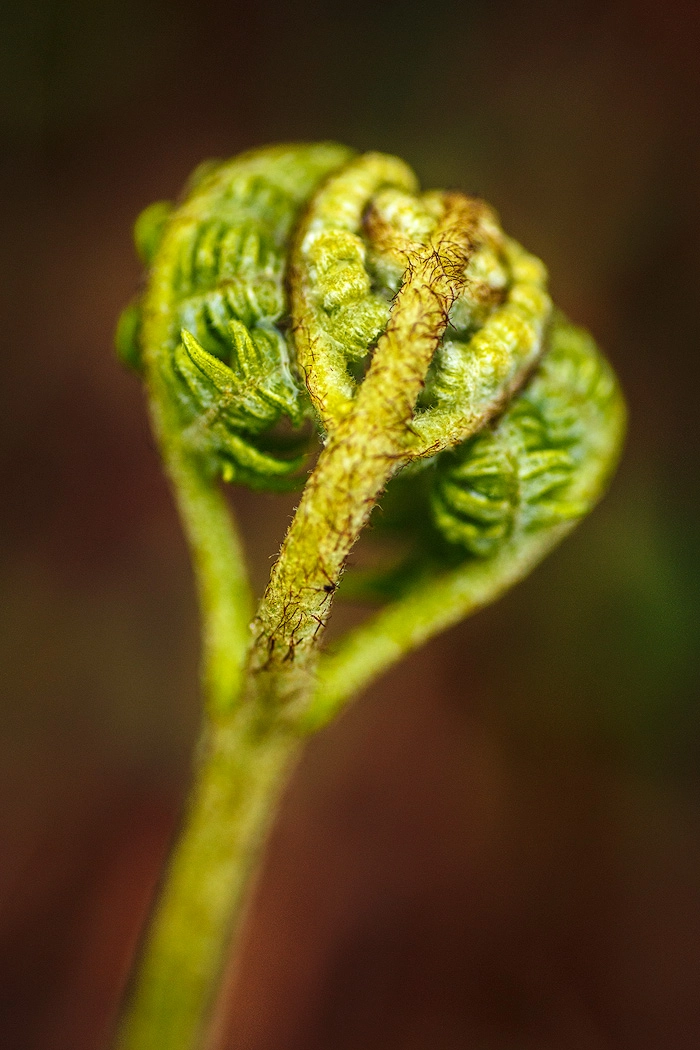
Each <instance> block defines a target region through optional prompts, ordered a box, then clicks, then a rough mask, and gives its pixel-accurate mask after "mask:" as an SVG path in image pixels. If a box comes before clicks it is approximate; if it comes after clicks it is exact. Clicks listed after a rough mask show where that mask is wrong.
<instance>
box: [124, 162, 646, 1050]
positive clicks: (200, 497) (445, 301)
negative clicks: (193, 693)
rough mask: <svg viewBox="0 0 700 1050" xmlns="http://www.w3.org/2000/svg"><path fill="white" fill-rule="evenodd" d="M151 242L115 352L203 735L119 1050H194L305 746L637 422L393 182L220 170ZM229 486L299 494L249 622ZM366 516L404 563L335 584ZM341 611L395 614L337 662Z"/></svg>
mask: <svg viewBox="0 0 700 1050" xmlns="http://www.w3.org/2000/svg"><path fill="white" fill-rule="evenodd" d="M135 234H136V241H137V247H138V249H139V251H140V254H141V256H142V258H143V259H144V262H145V263H146V266H147V268H148V273H147V281H146V285H145V290H144V292H143V293H142V295H141V296H140V297H139V298H138V299H137V300H136V301H135V303H133V304H132V305H131V306H130V307H128V308H127V310H126V311H125V313H124V315H123V316H122V319H121V321H120V324H119V328H118V333H117V344H118V348H119V349H120V352H121V354H122V357H123V358H124V360H125V361H126V362H127V363H129V364H130V365H131V366H132V367H134V368H135V369H136V370H137V371H139V372H140V373H141V374H142V376H143V378H144V381H145V384H146V389H147V393H148V399H149V405H150V410H151V416H152V421H153V428H154V433H155V436H156V439H157V441H158V444H159V447H160V450H161V453H162V456H163V459H164V463H165V467H166V470H167V472H168V474H169V477H170V479H171V482H172V485H173V490H174V494H175V498H176V500H177V503H178V507H179V509H180V514H181V517H182V520H183V525H184V528H185V531H186V534H187V537H188V541H189V543H190V546H191V549H192V558H193V564H194V569H195V574H196V578H197V585H198V591H199V601H200V609H201V615H202V625H203V646H204V659H203V683H204V696H205V704H206V715H205V719H204V724H203V729H202V742H201V746H200V748H199V749H198V753H197V763H196V768H195V772H194V776H193V782H192V787H191V791H190V796H189V800H188V804H187V811H186V816H185V820H184V823H183V827H182V830H181V833H180V837H179V839H178V841H177V843H176V844H175V846H174V849H173V852H172V855H171V858H170V862H169V866H168V871H167V873H166V876H165V878H164V881H163V884H162V887H161V892H160V896H159V899H158V901H157V902H156V904H155V907H154V911H153V915H152V919H151V923H150V928H149V930H148V932H147V936H146V939H145V941H144V945H143V949H142V953H141V958H140V960H139V965H138V968H137V971H136V974H135V978H134V981H133V986H132V989H131V992H130V995H129V997H128V1001H127V1005H126V1007H125V1010H124V1012H123V1016H122V1019H121V1022H120V1026H119V1031H118V1034H117V1037H116V1044H115V1045H116V1046H117V1047H119V1048H121V1050H146V1048H149V1050H150V1048H153V1047H158V1048H159V1050H195V1048H197V1047H202V1046H204V1045H205V1043H206V1040H207V1038H208V1035H207V1033H208V1030H209V1026H210V1021H211V1016H212V1011H213V1008H214V1005H215V1001H216V996H217V992H218V988H219V984H220V980H221V974H222V969H223V965H224V962H225V960H226V958H227V956H228V954H229V953H230V952H231V951H232V950H234V949H235V939H236V936H237V934H238V931H239V927H240V922H241V915H242V909H243V905H244V903H245V900H246V896H247V894H248V893H249V891H250V879H251V874H252V872H253V871H254V869H255V865H256V862H257V860H258V858H259V855H260V851H261V849H262V845H263V843H264V838H265V835H266V833H267V830H268V828H269V826H270V822H271V820H272V818H273V816H274V812H275V807H276V805H277V802H278V800H279V797H280V794H281V792H282V790H283V788H284V785H285V783H286V782H287V779H288V777H289V775H290V771H291V769H292V767H293V763H294V760H295V757H296V755H297V754H298V752H299V749H300V747H301V745H302V742H303V739H304V736H305V735H306V734H308V733H309V732H312V731H315V730H316V729H318V728H319V727H320V726H321V725H324V724H325V723H327V722H328V721H329V720H330V719H331V718H332V717H333V716H335V715H336V714H337V713H338V711H340V710H341V709H342V708H343V706H344V705H345V704H346V703H347V702H348V701H349V700H350V699H352V697H353V696H355V695H357V693H358V692H359V691H360V690H361V689H363V688H364V687H365V686H366V685H367V684H368V683H369V682H371V681H372V680H373V679H374V678H376V677H377V676H378V675H379V674H381V673H382V672H383V671H384V670H386V669H387V668H388V667H389V666H390V665H391V664H393V663H394V662H396V661H397V660H399V659H400V658H401V657H402V656H403V655H404V654H405V653H407V652H409V651H411V650H412V649H414V648H415V647H417V646H418V645H421V644H422V643H423V642H425V641H426V640H427V639H429V638H430V637H431V636H433V635H434V634H436V633H438V632H439V631H441V630H443V629H445V628H446V627H448V626H450V625H451V624H454V623H455V622H457V621H458V620H459V619H461V618H462V617H464V616H466V615H467V614H468V613H470V612H472V611H474V610H475V609H477V608H480V607H482V606H484V605H486V604H488V603H489V602H491V601H493V600H495V599H496V598H497V597H498V596H499V595H500V594H502V593H503V592H504V591H505V590H507V589H508V588H509V587H510V586H512V585H513V584H514V583H516V582H517V581H518V580H520V579H522V578H523V577H524V576H525V575H526V574H527V573H528V572H529V571H530V570H531V569H532V568H533V567H534V566H535V565H536V564H537V562H538V561H540V560H541V559H542V558H543V557H544V555H545V554H546V553H547V552H548V551H549V550H551V548H552V547H553V546H554V545H555V544H556V543H558V542H559V541H560V540H561V539H562V537H563V536H564V535H565V534H566V533H567V532H568V531H570V530H571V529H572V528H573V527H574V525H575V524H576V522H577V521H579V520H580V519H581V518H582V517H583V516H584V515H585V514H586V513H587V512H588V511H589V510H590V509H591V508H592V506H593V505H594V504H595V503H596V501H597V500H598V499H599V497H600V496H601V494H602V493H603V491H604V489H605V486H606V484H607V482H608V479H609V477H610V475H611V473H612V471H613V469H614V466H615V464H616V461H617V458H618V455H619V450H620V446H621V441H622V437H623V432H624V425H625V409H624V402H623V400H622V396H621V394H620V391H619V387H618V385H617V382H616V379H615V376H614V374H613V372H612V370H611V369H610V366H609V365H608V364H607V362H606V361H605V359H604V358H603V357H602V355H601V354H600V352H599V351H598V349H597V348H596V346H595V343H594V342H593V340H592V339H591V337H590V336H589V335H587V334H586V333H585V332H583V331H581V330H580V329H577V328H575V327H573V326H572V325H570V324H569V323H568V322H567V321H566V319H565V318H564V317H563V316H562V315H561V314H560V313H558V312H557V311H556V310H554V309H553V307H552V303H551V300H550V298H549V295H548V293H547V274H546V270H545V268H544V266H543V265H542V263H541V262H540V261H539V260H538V259H536V258H535V257H534V256H532V255H530V254H529V253H528V252H526V251H525V250H524V249H523V248H522V247H521V246H520V245H518V244H517V243H516V242H515V241H513V240H512V239H511V238H510V237H508V236H506V234H504V233H503V231H502V230H501V227H500V224H499V222H498V218H497V216H496V215H495V213H494V212H493V210H492V209H491V208H489V206H488V205H486V204H484V202H482V201H479V200H476V199H474V198H471V197H468V196H466V195H464V194H462V193H456V192H443V191H430V192H421V190H420V188H419V186H418V182H417V179H416V176H415V175H414V173H413V172H412V171H411V169H410V168H409V167H408V166H407V165H406V164H405V163H404V162H403V161H401V160H399V159H398V158H396V157H390V156H386V155H383V154H380V153H367V154H363V155H357V154H355V153H354V152H353V151H352V150H349V149H347V148H345V147H343V146H339V145H336V144H333V143H322V144H318V145H288V146H276V147H271V148H267V149H260V150H256V151H253V152H250V153H247V154H244V155H242V156H240V157H237V158H235V159H234V160H232V161H228V162H225V163H218V162H212V163H209V164H206V165H202V166H201V167H200V168H199V169H197V171H196V172H195V173H194V175H193V177H192V179H191V180H190V183H189V185H188V187H187V188H186V190H185V193H184V196H183V198H182V200H181V201H180V202H178V204H176V205H174V206H171V205H168V204H164V203H162V202H160V203H158V204H156V205H152V206H151V207H150V208H148V209H146V211H145V212H144V213H143V214H142V216H141V217H140V218H139V220H138V221H137V224H136V230H135ZM314 434H316V435H317V436H318V437H317V441H316V447H317V446H318V443H319V442H320V446H321V447H320V453H319V454H318V458H317V460H316V463H315V466H314V467H313V469H312V470H311V473H310V474H308V476H307V472H308V464H309V463H310V458H311V454H312V452H313V451H314V447H315V443H314ZM223 483H233V484H240V485H247V486H251V487H254V488H262V489H271V490H283V489H289V488H300V489H303V491H302V493H301V498H300V502H299V505H298V508H297V510H296V513H295V515H294V518H293V520H292V523H291V525H290V527H289V531H288V533H287V536H286V538H285V539H284V542H283V544H282V548H281V551H280V554H279V557H278V558H277V560H276V562H275V564H274V566H273V569H272V572H271V576H270V581H269V584H268V586H267V589H266V591H265V594H264V596H263V598H262V600H261V602H260V604H259V606H258V609H257V611H255V610H254V609H253V603H252V598H251V594H250V589H249V585H248V581H247V574H246V570H245V565H244V561H243V557H242V551H241V545H240V542H239V540H238V535H237V532H236V528H235V523H234V521H233V517H232V514H231V512H230V509H229V507H228V504H227V501H226V499H225V496H224V493H223V492H222V484H223ZM375 511H377V513H375ZM370 518H372V520H373V524H375V528H374V529H373V530H372V531H373V534H381V533H382V532H387V531H389V532H392V533H393V534H395V535H397V536H399V537H400V538H401V539H402V546H403V550H404V552H405V553H404V555H403V558H402V560H401V562H400V563H398V564H397V563H396V562H395V561H393V562H392V563H391V564H386V565H385V566H383V567H382V566H380V567H379V568H378V569H375V570H373V571H372V573H371V574H369V573H367V572H365V573H362V572H360V571H359V570H356V571H354V570H352V569H348V570H347V572H346V567H347V563H348V556H349V554H350V552H351V550H352V549H353V547H354V545H355V543H356V542H357V540H358V538H359V536H360V534H361V532H362V531H363V529H364V527H365V526H366V525H367V523H368V521H369V520H370ZM336 595H338V596H339V597H340V598H343V596H344V595H348V596H351V597H352V596H358V595H359V596H365V597H368V598H371V599H373V600H375V601H376V600H378V601H379V602H380V606H381V607H380V608H379V610H378V611H377V612H376V613H375V614H373V615H372V616H371V617H370V618H369V619H368V620H367V621H366V622H365V623H364V624H362V625H361V626H360V627H357V628H355V629H354V630H352V631H350V632H349V633H348V634H346V635H345V636H344V637H341V638H340V639H338V640H337V641H336V642H335V643H334V644H333V646H332V647H331V648H326V649H324V633H325V627H326V624H327V621H328V616H329V613H330V610H331V607H332V604H333V601H334V599H335V597H336Z"/></svg>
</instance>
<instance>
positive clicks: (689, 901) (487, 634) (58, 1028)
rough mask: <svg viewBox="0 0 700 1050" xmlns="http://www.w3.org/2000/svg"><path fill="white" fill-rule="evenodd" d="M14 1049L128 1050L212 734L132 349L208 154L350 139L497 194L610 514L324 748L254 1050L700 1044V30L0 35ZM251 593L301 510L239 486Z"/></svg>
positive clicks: (699, 14)
mask: <svg viewBox="0 0 700 1050" xmlns="http://www.w3.org/2000/svg"><path fill="white" fill-rule="evenodd" d="M0 17H1V19H2V31H1V33H0V82H1V83H2V99H1V102H0V105H1V107H2V108H1V113H0V116H1V119H2V125H3V138H4V140H5V144H6V145H5V148H4V149H3V152H2V158H1V159H0V191H1V193H0V197H1V200H2V207H3V209H4V216H3V234H4V236H3V238H2V241H3V244H2V247H1V249H0V251H1V260H0V265H1V271H0V272H1V277H2V279H1V281H0V296H1V297H2V299H3V311H2V316H3V318H4V320H3V334H2V339H3V354H2V390H1V393H0V397H1V398H2V409H1V411H0V440H1V447H2V468H1V469H2V488H1V489H0V491H1V492H2V499H1V506H0V522H1V525H0V527H1V529H2V546H1V549H0V558H1V560H0V586H1V588H2V604H1V607H0V624H1V626H0V674H1V682H2V693H3V700H2V715H1V718H2V773H1V778H0V821H1V822H2V835H3V845H2V853H1V855H0V892H1V894H2V906H1V908H0V935H1V937H2V960H1V963H0V975H1V980H0V1045H2V1046H3V1047H8V1048H13V1050H30V1048H31V1050H63V1048H65V1050H89V1048H93V1047H95V1048H96V1047H99V1046H101V1045H103V1043H104V1039H105V1032H106V1031H107V1028H108V1026H109V1024H110V1021H111V1018H112V1017H113V1013H114V1010H115V1008H116V1002H117V1000H118V997H119V993H120V989H121V987H122V985H123V981H124V979H125V973H126V969H127V967H128V963H129V958H130V955H131V952H132V951H133V947H134V944H135V940H136V937H137V932H138V929H139V926H140V923H141V921H142V919H143V915H144V913H145V909H146V907H147V902H148V899H149V895H150V893H151V892H152V888H153V886H154V882H155V880H156V878H157V874H158V871H159V869H160V866H161V864H162V861H163V857H164V855H165V851H166V848H167V842H168V840H169V836H170V835H171V833H172V829H173V827H174V824H175V821H176V819H177V813H178V806H179V804H180V801H181V799H182V794H183V791H184V788H185V784H186V781H187V771H188V760H189V755H190V753H191V749H192V745H193V741H194V738H195V732H196V725H197V712H198V697H197V660H198V639H197V620H196V609H195V603H194V597H193V591H192V581H191V577H190V570H189V565H188V561H187V554H186V550H185V547H184V544H183V540H182V537H181V534H180V530H179V527H178V523H177V520H176V518H175V514H174V511H173V507H172V504H171V500H170V496H169V493H168V491H167V488H166V485H165V482H164V480H163V479H162V477H161V472H160V468H159V464H158V461H157V458H156V455H155V453H154V450H153V446H152V442H151V439H150V436H149V433H148V426H147V421H146V414H145V411H144V406H143V402H142V395H141V391H140V389H139V385H138V383H137V382H136V381H135V380H134V378H133V377H132V376H130V375H127V374H125V373H124V372H123V371H122V370H121V368H120V367H119V365H118V364H117V363H116V361H115V359H114V356H113V353H112V348H111V340H112V331H113V328H114V323H115V318H116V316H117V314H118V312H119V310H120V308H121V307H122V305H123V304H124V303H125V302H126V300H127V299H128V298H129V297H130V296H131V295H132V293H133V291H134V289H135V287H136V285H137V282H138V280H139V277H140V274H139V266H138V264H137V262H136V259H135V256H134V252H133V250H132V246H131V238H130V228H131V224H132V221H133V219H134V217H135V215H136V214H137V212H138V211H139V210H140V209H141V208H142V207H143V206H145V205H146V204H148V203H149V202H150V201H151V200H153V199H157V198H162V197H172V196H173V195H175V194H177V193H178V191H179V189H180V187H181V185H182V183H183V180H184V179H185V177H186V176H187V174H188V173H189V171H190V170H191V169H192V168H193V167H194V166H195V165H196V164H197V163H198V162H199V161H200V160H201V159H203V158H206V157H210V156H222V157H225V156H230V155H232V154H235V153H236V152H238V151H240V150H242V149H245V148H248V147H250V146H253V145H256V144H263V143H266V142H271V141H278V140H290V139H319V138H326V137H332V138H336V139H339V140H341V141H345V142H348V143H350V144H352V145H354V146H357V147H359V148H373V149H381V150H386V151H390V152H396V153H398V154H400V155H402V156H403V157H405V158H406V159H407V160H408V161H409V162H410V163H411V164H412V165H413V166H414V167H415V168H416V170H417V171H418V173H419V174H420V176H421V178H422V180H423V182H424V184H427V185H439V186H456V187H461V188H464V189H466V190H468V191H471V192H473V193H476V194H479V195H481V196H483V197H485V198H486V199H487V200H489V201H490V202H491V203H492V204H493V205H494V206H495V207H496V208H497V209H498V210H499V211H500V213H501V216H502V219H503V222H504V225H505V227H506V229H507V230H508V231H509V232H510V233H512V234H513V235H514V236H516V237H517V238H518V239H519V240H521V241H522V242H524V243H525V244H526V245H527V246H528V247H529V248H530V249H531V250H533V251H534V252H536V253H537V254H538V255H540V256H541V257H542V258H544V259H545V261H546V262H547V264H548V265H549V267H550V271H551V275H552V281H551V283H552V288H553V292H554V296H555V298H556V300H557V301H558V303H559V304H560V305H561V306H562V307H563V308H564V309H565V310H566V311H567V312H568V313H569V314H570V315H571V316H572V318H573V319H575V320H576V321H578V322H580V323H582V324H585V325H587V326H588V327H590V328H591V329H592V330H593V331H594V333H595V334H596V336H597V338H598V339H599V341H600V342H601V344H602V345H603V346H604V347H605V348H606V349H607V351H608V353H609V356H610V358H611V360H612V361H613V363H614V365H615V367H616V368H617V370H618V371H619V373H620V376H621V378H622V381H623V385H624V387H625V389H626V391H627V394H628V399H629V404H630V413H631V414H630V434H629V440H628V445H627V450H626V454H625V458H624V460H623V463H622V466H621V469H620V471H619V474H618V476H617V478H616V479H615V482H614V484H613V486H612V489H611V491H610V494H609V496H608V497H607V498H606V500H605V501H604V503H603V504H602V505H601V507H600V508H599V509H598V510H597V511H596V512H595V513H594V514H593V516H592V517H591V519H590V520H588V521H586V522H585V523H584V524H583V525H582V527H581V528H580V529H579V530H578V531H577V532H576V533H575V534H574V536H573V537H572V538H571V539H569V540H568V541H567V542H566V544H565V545H564V547H562V548H561V549H560V550H559V551H558V552H556V553H555V554H554V555H553V556H552V557H551V558H550V559H549V560H548V562H547V563H546V564H545V565H543V566H542V567H541V568H540V569H539V570H538V571H537V572H536V573H535V575H534V576H533V577H532V578H531V579H530V580H528V581H527V582H526V583H525V584H523V585H522V586H520V587H519V588H518V589H517V590H516V591H515V592H514V593H512V594H511V595H509V596H508V597H507V598H506V599H504V600H503V601H501V602H500V603H499V604H498V605H497V606H496V607H494V608H492V609H490V610H488V611H486V612H484V613H482V614H480V615H479V616H477V617H476V618H475V619H474V620H472V621H470V622H468V623H465V624H463V625H462V626H460V627H459V628H456V629H455V630H453V631H451V632H450V633H449V634H447V635H446V636H444V637H443V638H441V639H440V640H438V641H437V642H435V643H433V644H432V645H431V646H429V647H428V648H427V649H426V650H425V651H423V652H421V653H419V654H416V655H415V656H414V657H412V658H411V659H410V660H409V661H407V663H406V664H405V665H403V666H402V667H400V668H399V669H397V670H396V671H395V672H394V673H392V674H391V675H389V676H388V677H387V678H385V679H384V680H383V681H382V682H380V683H379V684H378V685H377V686H376V687H374V688H373V689H372V690H371V693H369V694H368V695H367V696H366V697H365V698H363V699H362V700H361V701H360V702H359V703H358V704H357V705H356V706H355V707H354V708H353V709H352V710H351V711H349V712H348V713H347V714H346V715H345V716H344V717H343V718H342V719H341V720H340V721H339V722H338V723H337V724H336V725H334V726H332V727H331V728H330V729H328V730H327V731H325V732H324V733H323V734H321V735H320V736H319V737H318V738H317V739H316V740H314V741H313V743H312V744H311V745H310V747H309V749H308V753H307V755H306V757H305V760H304V762H303V763H302V766H301V768H300V769H299V770H298V773H297V775H296V777H295V779H294V782H293V784H292V786H291V789H290V792H289V796H288V798H287V800H286V802H285V805H284V808H283V812H282V814H281V817H280V821H279V823H278V826H277V829H276V831H275V834H274V836H273V840H272V843H271V845H270V851H269V855H268V860H267V865H266V868H265V873H264V876H263V877H262V880H261V883H260V886H259V890H258V894H257V897H256V902H255V906H254V908H253V912H252V916H251V921H250V925H249V931H248V939H247V946H246V950H245V955H244V960H243V967H242V976H241V979H240V981H239V983H238V985H237V986H236V988H235V989H234V990H233V991H232V993H231V994H232V996H233V999H234V1002H235V1013H236V1020H235V1022H232V1023H231V1031H230V1046H231V1048H233V1047H234V1046H235V1047H237V1048H242V1047H244V1048H245V1050H277V1048H280V1050H282V1048H283V1050H316V1048H318V1050H322V1048H327V1047H333V1048H334V1050H346V1048H347V1050H354V1048H358V1050H359V1048H360V1047H362V1048H365V1050H373V1048H375V1047H376V1048H377V1050H378V1048H380V1047H381V1048H382V1050H393V1048H396V1050H419V1048H420V1050H424V1048H426V1047H430V1048H431V1050H458V1048H459V1050H462V1048H465V1050H467V1048H475V1050H516V1048H517V1050H579V1048H581V1050H588V1048H591V1050H598V1048H605V1050H608V1048H610V1050H618V1048H620V1050H622V1048H630V1050H632V1048H634V1050H647V1048H648V1050H657V1048H664V1050H666V1048H670V1050H685V1048H688V1050H691V1048H695V1047H697V1046H699V1045H700V994H699V993H700V821H699V819H698V818H699V810H700V806H699V803H700V790H699V789H700V778H699V776H698V772H699V770H700V708H699V706H698V673H697V661H698V650H699V649H700V645H699V643H700V628H699V626H698V623H699V621H700V471H699V469H698V468H699V466H700V455H699V453H700V431H699V428H698V413H697V407H696V402H697V389H698V381H699V379H700V368H699V366H698V354H699V350H700V303H699V300H698V288H699V287H700V263H699V258H700V236H699V234H700V193H699V192H698V190H699V189H700V170H699V168H700V165H699V164H698V161H699V160H700V137H699V134H698V129H699V127H700V120H699V118H700V61H699V60H698V54H700V6H699V5H698V4H697V3H695V2H694V0H669V2H667V3H666V4H664V5H662V4H660V3H658V2H652V0H640V2H633V0H610V2H607V3H604V2H601V0H587V2H582V0H573V2H570V3H568V4H561V3H555V2H553V0H530V2H525V0H492V2H491V3H485V2H483V0H480V2H476V0H473V2H463V3H458V2H452V3H450V2H447V0H434V2H432V3H420V2H417V0H408V2H404V3H401V4H397V3H390V2H387V3H384V4H381V5H380V4H375V3H369V2H365V3H360V4H356V5H354V6H349V5H346V4H343V3H340V2H338V0H329V2H327V3H314V2H313V0H298V2H296V3H294V4H284V3H282V2H268V3H266V2H264V0H263V2H259V3H257V4H253V3H250V2H249V3H241V2H237V0H231V2H229V3H224V2H221V0H203V2H201V3H199V4H196V5H195V4H187V3H185V2H184V0H182V2H175V3H167V2H166V0H90V2H88V0H61V2H59V0H4V3H3V5H2V13H1V16H0ZM236 502H237V504H238V506H239V508H240V514H241V518H242V521H243V525H244V528H245V531H246V536H247V541H248V545H249V550H250V555H251V559H252V561H253V563H254V566H255V576H256V582H257V585H258V587H260V586H262V584H263V582H264V579H265V575H266V573H267V568H268V566H269V558H270V556H271V555H272V554H274V552H275V550H276V548H277V545H278V543H279V540H280V538H281V535H282V534H283V531H284V527H285V522H286V520H287V517H288V514H289V510H290V507H291V504H290V503H289V502H288V501H286V502H285V501H284V500H283V501H282V503H281V504H280V503H278V502H277V501H276V500H274V499H273V498H270V497H265V496H254V497H253V496H250V495H247V494H245V493H236Z"/></svg>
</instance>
